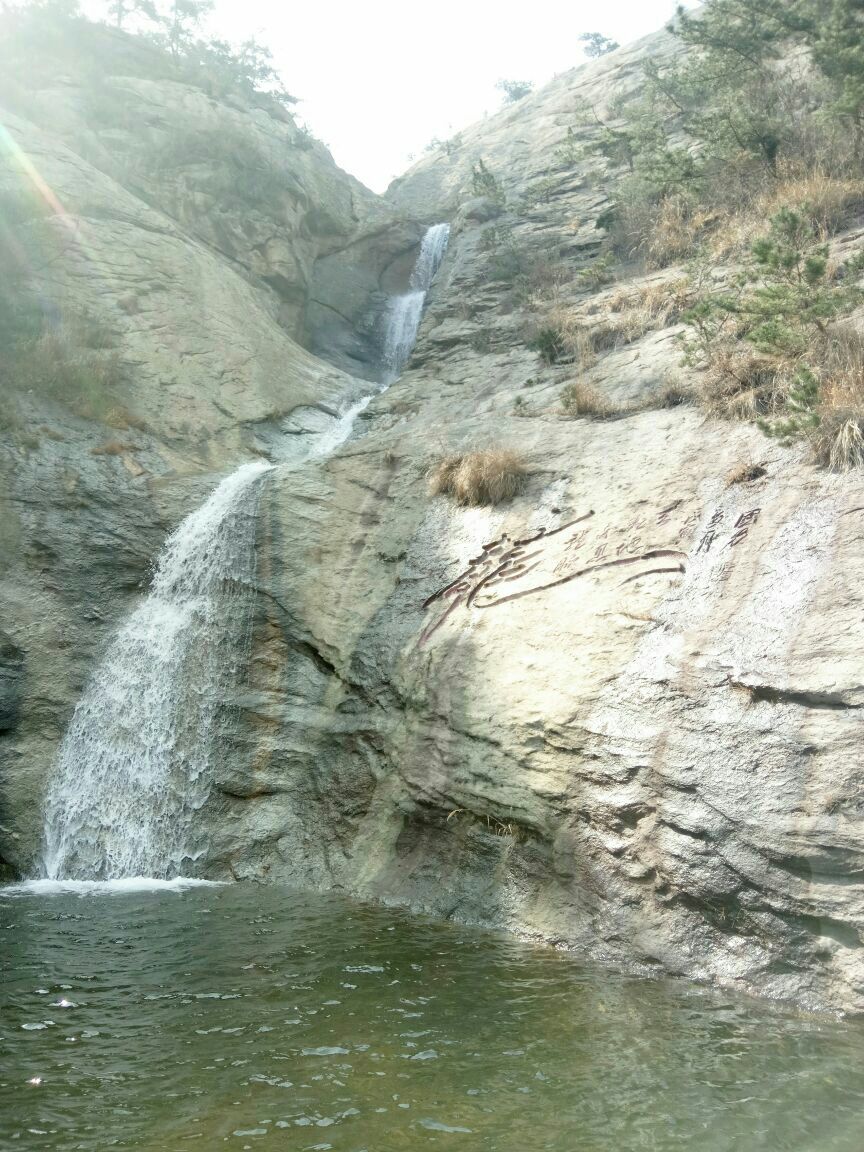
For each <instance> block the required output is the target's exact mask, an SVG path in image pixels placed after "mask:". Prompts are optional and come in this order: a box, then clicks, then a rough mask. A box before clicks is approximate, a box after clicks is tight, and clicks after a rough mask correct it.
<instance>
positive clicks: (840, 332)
mask: <svg viewBox="0 0 864 1152" xmlns="http://www.w3.org/2000/svg"><path fill="white" fill-rule="evenodd" d="M822 355H823V365H822V370H821V374H820V384H819V403H818V406H817V412H818V414H819V426H818V427H817V428H816V429H815V430H814V432H813V433H811V436H810V442H811V446H812V449H813V454H814V456H815V458H816V460H817V462H818V463H819V464H821V465H823V467H826V468H830V469H831V470H832V471H834V472H848V471H849V470H850V469H852V468H861V467H864V335H862V334H861V333H860V332H858V331H857V330H856V329H855V328H853V327H851V325H842V326H839V327H837V328H835V329H834V330H833V331H832V332H831V334H830V335H829V337H828V338H827V339H826V341H825V346H824V349H823V352H822Z"/></svg>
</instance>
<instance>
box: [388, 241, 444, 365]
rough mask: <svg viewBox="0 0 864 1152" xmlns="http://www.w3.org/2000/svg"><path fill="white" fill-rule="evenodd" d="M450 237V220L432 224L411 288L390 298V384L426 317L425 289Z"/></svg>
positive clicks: (427, 288)
mask: <svg viewBox="0 0 864 1152" xmlns="http://www.w3.org/2000/svg"><path fill="white" fill-rule="evenodd" d="M449 238H450V225H449V224H433V225H432V227H431V228H428V229H427V230H426V233H425V235H424V237H423V241H422V243H421V245H420V252H419V255H418V256H417V261H416V263H415V265H414V269H413V271H412V272H411V279H410V282H409V285H408V291H407V292H403V293H402V294H401V295H399V296H393V297H392V298H391V300H390V303H389V305H388V308H387V311H386V313H385V315H384V353H383V360H384V368H385V373H386V375H385V382H386V383H387V384H392V383H393V382H394V380H396V379H398V377H399V374H400V372H401V371H402V369H403V368H404V366H405V364H406V363H407V361H408V357H409V356H410V355H411V352H412V350H413V348H414V344H415V342H416V340H417V331H418V329H419V328H420V321H421V320H422V318H423V306H424V304H425V303H426V293H427V292H428V291H429V288H430V285H431V284H432V280H433V279H434V277H435V273H436V272H437V271H438V269H439V267H440V266H441V261H442V260H443V259H444V253H445V252H446V251H447V241H448V240H449Z"/></svg>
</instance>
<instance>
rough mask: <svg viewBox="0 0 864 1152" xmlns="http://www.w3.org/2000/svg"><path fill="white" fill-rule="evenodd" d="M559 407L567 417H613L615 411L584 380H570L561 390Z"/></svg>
mask: <svg viewBox="0 0 864 1152" xmlns="http://www.w3.org/2000/svg"><path fill="white" fill-rule="evenodd" d="M561 407H562V408H563V410H564V412H565V414H566V415H567V416H597V417H600V418H601V419H602V418H603V417H607V416H613V415H614V414H615V412H616V409H615V408H614V407H613V406H612V405H611V404H610V403H609V401H608V400H607V399H606V398H605V397H604V396H601V395H600V393H599V392H598V391H597V389H596V388H593V387H592V386H591V385H590V384H587V383H586V382H585V381H584V380H581V379H576V380H571V381H570V382H569V384H566V385H565V386H564V388H563V389H562V390H561Z"/></svg>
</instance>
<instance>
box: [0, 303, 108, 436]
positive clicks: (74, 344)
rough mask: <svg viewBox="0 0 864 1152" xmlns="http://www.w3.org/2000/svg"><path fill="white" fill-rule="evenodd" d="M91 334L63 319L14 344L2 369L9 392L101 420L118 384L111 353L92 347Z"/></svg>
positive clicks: (74, 320)
mask: <svg viewBox="0 0 864 1152" xmlns="http://www.w3.org/2000/svg"><path fill="white" fill-rule="evenodd" d="M95 337H96V332H95V330H94V329H93V328H92V327H90V326H89V325H87V324H86V322H84V321H81V320H80V319H79V318H78V317H75V316H72V315H70V316H67V317H65V318H64V319H63V320H62V321H61V322H60V323H59V324H58V325H57V326H56V327H53V328H50V329H46V330H45V331H43V332H42V333H41V334H40V335H38V336H36V337H35V338H27V339H24V340H21V341H19V342H18V343H17V344H16V345H15V347H14V350H13V353H12V355H10V356H9V357H8V360H7V361H6V362H5V363H4V365H3V370H2V372H0V378H5V377H7V376H8V380H9V386H10V388H15V389H16V390H17V391H20V392H30V391H32V392H34V393H36V394H37V395H41V396H46V397H50V398H51V399H52V400H56V401H58V402H59V403H61V404H63V405H65V406H66V407H67V408H69V409H71V410H72V411H73V412H76V413H77V414H78V415H79V416H84V417H86V418H88V419H95V420H101V419H104V417H105V413H106V412H107V411H108V410H109V408H110V406H111V393H112V391H113V389H114V388H115V387H116V386H117V385H118V384H119V383H121V381H122V377H123V369H122V364H121V361H120V358H119V355H118V354H117V352H116V351H114V350H113V349H111V348H108V347H105V346H104V345H99V346H96V339H95Z"/></svg>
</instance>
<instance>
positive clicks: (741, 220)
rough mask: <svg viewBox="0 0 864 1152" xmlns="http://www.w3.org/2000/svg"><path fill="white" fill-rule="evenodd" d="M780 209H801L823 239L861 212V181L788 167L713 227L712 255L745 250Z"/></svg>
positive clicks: (863, 187)
mask: <svg viewBox="0 0 864 1152" xmlns="http://www.w3.org/2000/svg"><path fill="white" fill-rule="evenodd" d="M782 208H793V209H795V210H796V211H800V212H803V213H804V214H805V215H806V216H807V217H809V219H810V221H811V222H812V224H813V226H814V228H815V229H816V233H817V236H818V238H819V239H820V240H823V241H824V240H827V239H828V238H829V237H830V236H833V235H834V234H835V233H836V232H838V231H840V230H841V229H842V228H843V227H844V226H845V225H847V224H849V223H850V222H851V221H852V220H853V219H855V217H856V216H860V215H861V214H862V213H864V183H862V182H861V181H860V180H851V179H846V178H841V177H838V176H831V175H829V174H828V173H827V172H824V171H822V170H821V169H819V168H813V169H810V170H807V171H800V170H796V169H794V168H791V167H789V168H787V170H786V171H785V172H784V173H782V174H781V176H780V179H779V180H774V181H771V182H770V184H769V186H767V187H762V188H761V189H760V190H759V192H758V193H757V194H756V195H755V196H753V197H752V199H750V200H749V201H748V202H747V203H745V204H744V205H742V207H741V208H740V209H739V210H738V211H737V212H735V213H733V214H732V215H730V216H727V217H726V219H725V221H724V222H723V223H722V224H720V225H719V226H718V227H717V228H715V229H714V230H713V232H712V234H711V239H710V242H709V248H710V249H711V252H712V254H713V255H714V256H716V257H719V258H721V259H722V258H726V257H732V256H735V255H737V254H739V253H741V252H743V251H745V250H747V249H748V248H750V246H751V245H752V244H753V242H754V241H755V240H756V239H758V237H759V236H762V235H764V233H765V221H766V220H770V219H771V217H772V216H774V215H776V213H777V212H779V211H780V210H781V209H782Z"/></svg>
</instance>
